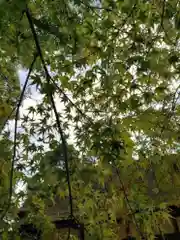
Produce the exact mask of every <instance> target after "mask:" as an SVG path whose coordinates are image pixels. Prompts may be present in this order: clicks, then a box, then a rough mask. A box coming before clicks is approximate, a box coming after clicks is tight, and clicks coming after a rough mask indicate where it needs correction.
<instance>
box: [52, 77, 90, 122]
mask: <svg viewBox="0 0 180 240" xmlns="http://www.w3.org/2000/svg"><path fill="white" fill-rule="evenodd" d="M51 80H52V82H53V84H54V85H55V87H56V89H57V90H58V91H59V92H60V93H61V94H62V95H63V96H64V97H65V98H66V99H67V100H68V101H69V102H70V103H71V105H72V106H73V107H74V108H75V109H76V110H77V112H79V113H80V114H81V116H83V117H84V118H85V119H87V120H88V121H89V122H90V123H91V124H93V120H92V119H91V118H90V117H89V116H87V115H86V114H85V113H84V112H82V110H81V109H80V108H78V107H77V106H76V104H75V103H74V102H73V101H72V100H71V99H70V98H69V97H68V96H67V94H65V93H64V92H63V90H62V89H61V88H60V87H59V86H58V84H57V83H56V82H55V81H54V80H53V79H52V78H51Z"/></svg>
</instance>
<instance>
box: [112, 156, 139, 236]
mask: <svg viewBox="0 0 180 240" xmlns="http://www.w3.org/2000/svg"><path fill="white" fill-rule="evenodd" d="M113 163H114V165H115V170H116V174H117V176H118V179H119V182H120V184H121V189H122V191H123V193H124V197H125V200H126V203H127V205H128V208H129V210H130V212H131V216H132V217H133V220H134V224H135V226H136V229H137V231H138V233H139V235H140V237H141V239H144V236H143V234H142V232H141V230H140V227H139V225H138V223H137V220H136V217H135V214H134V213H133V209H132V207H131V204H130V201H129V198H128V195H127V193H126V189H125V186H124V183H123V181H122V179H121V176H120V172H119V169H118V168H117V166H116V164H115V162H114V161H113Z"/></svg>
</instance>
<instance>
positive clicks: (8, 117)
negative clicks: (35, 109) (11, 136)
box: [0, 100, 19, 133]
mask: <svg viewBox="0 0 180 240" xmlns="http://www.w3.org/2000/svg"><path fill="white" fill-rule="evenodd" d="M18 102H19V100H18V101H17V102H16V106H15V107H14V108H13V109H12V110H11V112H10V114H9V115H8V116H7V118H6V119H5V121H4V122H3V124H2V127H1V131H0V133H2V131H3V129H4V127H5V126H6V124H7V122H8V121H9V120H10V118H11V116H12V115H13V113H14V112H15V110H16V108H17V104H18Z"/></svg>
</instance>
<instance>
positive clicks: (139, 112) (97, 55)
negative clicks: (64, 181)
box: [0, 0, 180, 239]
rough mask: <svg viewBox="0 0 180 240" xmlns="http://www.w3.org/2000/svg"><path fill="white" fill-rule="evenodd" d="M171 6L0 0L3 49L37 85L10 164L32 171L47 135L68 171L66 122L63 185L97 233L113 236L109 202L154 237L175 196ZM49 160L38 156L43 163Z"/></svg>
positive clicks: (175, 39)
mask: <svg viewBox="0 0 180 240" xmlns="http://www.w3.org/2000/svg"><path fill="white" fill-rule="evenodd" d="M178 8H179V2H178V1H176V0H166V1H143V0H134V1H111V0H103V1H101V2H99V1H85V0H82V1H78V0H77V1H75V0H74V1H73V0H68V1H63V0H55V1H53V2H51V1H47V0H45V1H43V3H42V1H30V0H29V1H27V3H25V2H24V1H20V0H15V1H13V2H10V1H8V2H7V1H3V2H2V3H1V8H0V9H1V10H0V16H1V19H2V23H1V26H0V29H1V32H3V38H1V39H0V45H1V46H2V47H1V49H2V50H1V52H2V58H3V60H4V59H10V58H11V57H12V56H13V59H14V61H12V62H11V64H12V65H13V67H16V66H17V64H21V65H22V66H23V67H25V68H27V69H29V70H30V71H29V74H30V75H31V76H30V77H31V79H32V80H33V83H32V84H33V85H35V86H37V89H38V91H39V94H41V95H42V101H41V102H40V103H38V104H37V106H35V107H33V106H32V107H30V108H29V114H28V115H24V116H21V123H22V124H21V132H20V133H19V135H18V146H17V148H18V149H20V151H21V153H22V154H21V156H20V157H19V158H18V159H17V160H16V166H15V169H16V168H17V167H18V169H19V167H21V170H20V171H21V172H23V173H25V174H26V175H27V174H29V173H30V174H32V172H36V171H37V172H38V173H39V171H40V169H39V166H38V165H36V164H35V163H36V161H37V162H38V161H39V160H40V158H41V156H43V154H44V152H45V151H46V148H49V147H50V146H49V144H50V143H51V142H52V140H56V141H58V142H61V144H62V149H63V155H62V157H63V159H64V162H65V163H66V164H65V166H66V172H67V169H68V168H67V160H68V159H67V156H66V155H67V150H68V148H67V147H66V141H68V140H67V138H66V137H64V135H68V134H69V135H70V134H71V132H72V131H73V139H74V146H75V148H76V150H77V152H78V159H81V160H80V161H78V163H77V166H76V168H75V169H74V172H73V174H72V176H71V177H70V179H71V187H72V194H73V197H74V198H75V199H80V200H78V202H77V205H78V207H79V209H80V216H79V217H80V219H81V221H83V222H84V223H85V225H86V226H87V229H88V231H89V232H90V233H91V235H93V234H96V235H97V237H99V238H100V239H108V238H109V239H116V238H117V239H118V234H119V233H118V227H117V225H116V226H115V225H114V222H113V220H114V218H115V216H116V214H117V211H119V212H120V213H121V215H123V218H124V219H126V220H127V221H130V222H134V224H135V225H136V229H137V231H136V232H137V235H138V236H139V238H142V235H143V236H145V237H147V238H148V239H153V238H154V234H155V229H156V228H157V224H156V223H157V222H159V219H160V220H161V219H165V218H169V214H168V209H167V207H168V205H169V204H177V205H178V204H179V199H178V195H179V184H180V181H179V113H180V111H179V110H180V107H179V84H180V83H179V73H180V72H179V66H180V65H179V64H180V63H179V27H180V24H179V23H180V18H179V13H178ZM32 63H33V64H32ZM11 64H10V62H7V66H8V67H7V68H10V66H11ZM49 69H50V70H49ZM51 75H54V76H53V77H51ZM27 80H28V79H27ZM55 99H56V101H55ZM57 99H58V100H57ZM59 102H61V105H62V106H63V107H59V105H58V104H59ZM71 135H72V134H71ZM34 156H35V157H36V160H35V159H34ZM92 156H93V157H94V159H96V167H95V166H94V165H88V166H89V167H88V169H89V168H90V170H93V173H92V171H89V173H87V174H86V176H89V179H90V180H89V181H88V182H87V183H86V184H84V180H83V179H81V178H80V173H82V172H81V171H80V169H83V171H84V172H85V169H84V168H86V167H87V161H85V160H86V159H87V158H89V157H92ZM13 160H14V159H13ZM54 164H55V163H50V164H47V165H46V164H45V166H46V167H47V168H48V169H49V171H50V172H51V171H52V170H53V168H54ZM84 165H85V166H84ZM50 169H51V170H50ZM69 169H71V167H70V166H69ZM44 176H45V175H44ZM112 176H116V177H115V178H116V180H114V177H113V181H112ZM23 181H25V182H26V179H25V180H24V175H23ZM94 183H98V184H100V185H101V187H103V188H106V189H107V191H106V192H105V191H103V193H102V192H101V191H100V190H99V189H97V190H96V191H95V190H94V187H92V185H93V186H94ZM105 183H106V184H105ZM105 185H106V186H105ZM66 186H67V185H66ZM102 206H103V208H102ZM157 208H158V209H160V211H158V212H157V211H156V209H157ZM9 210H10V208H9V209H8V211H9ZM137 210H138V214H134V212H136V211H137ZM8 211H7V212H8ZM97 213H98V215H97ZM108 213H109V214H110V215H111V218H109V217H108ZM159 228H161V226H159ZM161 230H162V229H161Z"/></svg>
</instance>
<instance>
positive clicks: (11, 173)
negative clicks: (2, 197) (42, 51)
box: [0, 54, 37, 220]
mask: <svg viewBox="0 0 180 240" xmlns="http://www.w3.org/2000/svg"><path fill="white" fill-rule="evenodd" d="M36 59H37V54H35V55H34V58H33V61H32V63H31V65H30V68H29V72H28V75H27V77H26V80H25V83H24V86H23V89H22V92H21V95H20V98H19V101H18V104H17V109H16V115H15V125H14V145H13V158H12V163H11V171H10V183H9V198H8V203H7V207H6V209H5V211H4V213H3V214H2V216H1V217H0V219H1V220H3V218H4V217H5V216H6V213H7V212H8V210H9V208H10V206H11V198H12V194H13V176H14V166H15V161H16V147H17V124H18V117H19V110H20V107H21V103H22V101H23V97H24V93H25V90H26V87H27V84H28V81H29V78H30V75H31V72H32V70H33V67H34V64H35V62H36Z"/></svg>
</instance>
